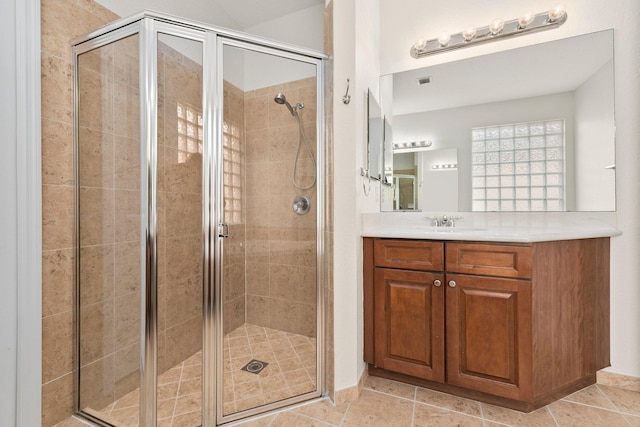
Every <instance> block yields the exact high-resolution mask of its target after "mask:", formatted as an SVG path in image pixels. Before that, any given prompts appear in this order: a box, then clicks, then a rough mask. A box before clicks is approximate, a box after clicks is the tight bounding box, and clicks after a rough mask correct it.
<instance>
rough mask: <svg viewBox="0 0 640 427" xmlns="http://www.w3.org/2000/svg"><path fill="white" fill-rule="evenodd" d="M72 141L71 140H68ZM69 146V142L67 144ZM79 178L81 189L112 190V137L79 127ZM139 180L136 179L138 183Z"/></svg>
mask: <svg viewBox="0 0 640 427" xmlns="http://www.w3.org/2000/svg"><path fill="white" fill-rule="evenodd" d="M69 141H72V140H69ZM68 143H69V144H71V142H68ZM78 145H79V151H80V152H79V161H80V165H81V167H80V169H79V175H80V176H79V178H80V185H81V186H82V187H102V188H113V183H114V180H113V173H114V165H113V163H114V162H113V153H114V151H113V136H112V135H111V134H108V133H103V132H101V131H99V130H94V129H89V128H86V127H81V128H80V130H79V134H78ZM139 180H140V178H138V181H139Z"/></svg>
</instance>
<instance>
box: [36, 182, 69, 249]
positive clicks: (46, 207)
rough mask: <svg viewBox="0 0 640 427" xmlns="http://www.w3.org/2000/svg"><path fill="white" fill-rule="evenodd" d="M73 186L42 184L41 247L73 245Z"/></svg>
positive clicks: (54, 247)
mask: <svg viewBox="0 0 640 427" xmlns="http://www.w3.org/2000/svg"><path fill="white" fill-rule="evenodd" d="M73 224H74V220H73V187H70V186H59V185H43V186H42V249H43V250H45V251H46V250H52V249H63V248H70V247H71V246H72V245H73V227H74V225H73Z"/></svg>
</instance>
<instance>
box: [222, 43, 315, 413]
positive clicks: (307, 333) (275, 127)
mask: <svg viewBox="0 0 640 427" xmlns="http://www.w3.org/2000/svg"><path fill="white" fill-rule="evenodd" d="M219 46H221V45H220V44H219ZM254 49H255V47H254ZM222 55H223V64H224V67H223V68H224V72H223V78H222V82H221V86H222V87H221V89H222V90H219V92H221V93H222V94H223V112H222V128H223V129H222V135H219V136H220V137H221V139H222V147H221V150H222V152H221V153H220V155H221V157H222V159H223V165H222V175H223V179H222V183H221V184H222V185H221V186H219V190H220V191H221V192H222V195H221V197H220V198H221V199H222V201H221V202H222V205H223V212H222V214H221V216H220V218H219V219H220V222H221V223H223V224H224V225H223V226H222V227H221V230H222V233H223V234H225V235H227V237H226V238H224V241H223V251H224V255H223V261H222V266H221V269H222V277H221V281H222V287H221V289H220V301H221V304H222V312H223V316H222V317H223V319H222V325H221V326H220V327H219V328H218V333H219V334H220V335H222V337H223V338H222V341H223V348H222V349H221V352H220V353H219V354H221V359H222V362H221V364H220V365H219V371H218V372H219V374H218V376H219V381H220V384H219V388H218V391H219V392H218V394H219V400H218V402H219V403H218V414H219V416H222V417H223V418H224V417H227V418H229V417H230V418H233V414H239V413H243V411H249V412H244V414H250V413H251V411H252V410H253V409H255V408H261V410H264V409H265V406H274V404H276V405H277V402H281V401H283V400H288V401H290V400H291V399H292V398H294V397H296V396H302V395H307V398H308V396H309V394H311V393H316V392H317V391H318V388H319V381H318V378H319V375H318V368H317V367H318V351H317V349H318V343H317V338H318V308H317V306H318V304H317V303H318V301H317V295H318V289H317V283H318V281H317V259H318V257H317V254H318V251H317V248H318V245H317V241H318V237H317V230H318V227H317V218H318V217H317V212H318V209H317V206H318V203H317V201H318V196H317V194H318V192H317V187H318V186H317V177H316V169H317V167H316V164H317V160H316V157H317V153H316V138H317V136H316V135H317V128H316V122H317V114H316V113H317V78H316V74H317V70H316V67H317V65H316V64H313V63H309V62H303V61H300V60H297V59H296V58H294V57H291V56H288V57H285V56H280V55H277V54H276V53H274V52H268V53H265V52H259V51H256V50H252V49H249V48H247V46H245V45H241V44H235V43H234V45H229V44H222ZM219 84H220V83H219ZM219 89H220V86H219ZM220 187H221V188H220ZM220 198H219V199H220ZM294 205H295V206H297V207H298V209H297V212H296V210H294ZM318 394H319V392H318ZM254 412H255V411H254ZM244 414H243V415H244Z"/></svg>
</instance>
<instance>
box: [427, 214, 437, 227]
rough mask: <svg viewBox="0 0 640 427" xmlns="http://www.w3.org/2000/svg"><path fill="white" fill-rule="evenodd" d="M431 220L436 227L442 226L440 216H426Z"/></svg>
mask: <svg viewBox="0 0 640 427" xmlns="http://www.w3.org/2000/svg"><path fill="white" fill-rule="evenodd" d="M426 218H427V219H428V220H429V221H431V225H433V226H435V227H440V217H437V216H428V217H426Z"/></svg>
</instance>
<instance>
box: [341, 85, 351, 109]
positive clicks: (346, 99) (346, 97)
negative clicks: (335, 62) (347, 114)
mask: <svg viewBox="0 0 640 427" xmlns="http://www.w3.org/2000/svg"><path fill="white" fill-rule="evenodd" d="M342 102H343V103H344V104H345V105H346V104H348V103H350V102H351V95H349V79H347V91H346V92H345V94H344V96H343V97H342Z"/></svg>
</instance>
